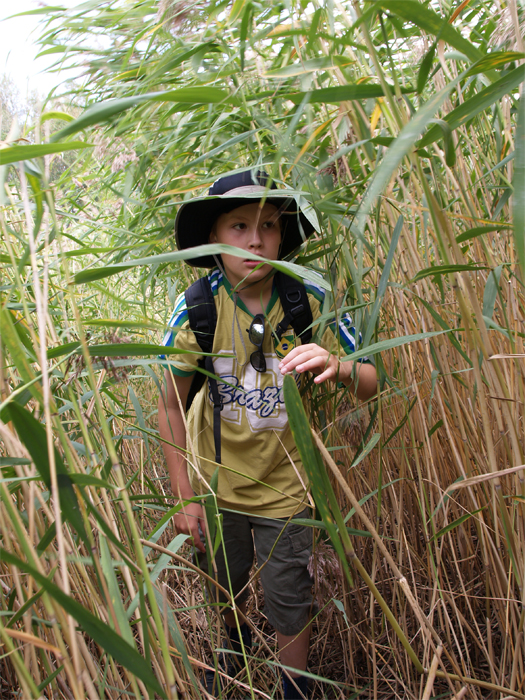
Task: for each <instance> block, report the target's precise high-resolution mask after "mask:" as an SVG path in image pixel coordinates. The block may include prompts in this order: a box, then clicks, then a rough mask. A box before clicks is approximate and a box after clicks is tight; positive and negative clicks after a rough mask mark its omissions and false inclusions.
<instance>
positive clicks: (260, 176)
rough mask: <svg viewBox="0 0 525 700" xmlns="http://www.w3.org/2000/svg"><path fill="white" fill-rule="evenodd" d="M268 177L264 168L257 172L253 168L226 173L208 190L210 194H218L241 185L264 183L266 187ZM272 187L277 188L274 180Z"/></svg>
mask: <svg viewBox="0 0 525 700" xmlns="http://www.w3.org/2000/svg"><path fill="white" fill-rule="evenodd" d="M268 179H269V178H268V175H267V174H266V173H265V172H264V170H258V171H256V172H255V171H253V170H243V171H242V172H240V173H233V175H225V176H224V177H220V178H219V179H218V180H215V182H214V183H213V185H212V186H211V187H210V189H209V190H208V194H209V195H210V196H217V195H221V194H226V193H227V192H230V191H231V190H235V189H238V188H239V187H249V186H253V185H262V186H263V187H266V183H267V182H268ZM270 189H272V190H275V189H277V187H276V185H275V183H274V182H272V185H271V187H270Z"/></svg>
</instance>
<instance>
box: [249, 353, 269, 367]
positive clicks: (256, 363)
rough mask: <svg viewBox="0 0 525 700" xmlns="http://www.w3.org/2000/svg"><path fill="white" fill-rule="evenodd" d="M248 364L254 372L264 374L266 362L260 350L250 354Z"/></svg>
mask: <svg viewBox="0 0 525 700" xmlns="http://www.w3.org/2000/svg"><path fill="white" fill-rule="evenodd" d="M250 363H251V365H252V367H253V369H254V370H255V371H256V372H266V360H265V359H264V355H263V353H262V351H261V350H256V351H255V352H252V354H251V357H250Z"/></svg>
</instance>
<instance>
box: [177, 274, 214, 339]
mask: <svg viewBox="0 0 525 700" xmlns="http://www.w3.org/2000/svg"><path fill="white" fill-rule="evenodd" d="M184 296H185V298H186V308H187V309H188V319H189V322H190V328H191V330H192V331H193V332H194V333H195V338H196V339H197V342H198V343H199V346H200V348H201V350H202V352H211V351H212V349H213V338H214V336H215V328H216V326H217V309H216V308H215V299H214V298H213V292H212V290H211V284H210V280H209V279H208V276H207V275H206V276H205V277H201V278H200V279H198V280H197V281H196V282H194V283H193V284H192V285H190V286H189V287H188V289H187V290H186V291H185V292H184Z"/></svg>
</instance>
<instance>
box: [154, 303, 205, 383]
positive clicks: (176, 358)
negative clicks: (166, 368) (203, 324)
mask: <svg viewBox="0 0 525 700" xmlns="http://www.w3.org/2000/svg"><path fill="white" fill-rule="evenodd" d="M162 345H164V346H165V347H172V348H177V349H179V350H185V351H186V352H187V353H191V354H182V355H169V359H170V360H171V361H172V362H171V363H170V367H171V369H172V370H173V372H174V374H176V375H178V376H180V377H190V376H191V375H192V374H194V373H195V371H196V369H197V364H198V361H199V359H200V358H201V356H202V350H201V349H200V346H199V344H198V342H197V339H196V338H195V333H194V332H193V331H192V330H191V328H190V321H189V318H188V309H187V308H186V298H185V296H184V294H181V295H180V296H179V297H178V298H177V300H176V302H175V308H174V310H173V313H172V315H171V318H170V320H169V323H168V330H167V331H166V334H165V335H164V339H163V341H162ZM161 359H163V360H166V359H167V357H166V355H161Z"/></svg>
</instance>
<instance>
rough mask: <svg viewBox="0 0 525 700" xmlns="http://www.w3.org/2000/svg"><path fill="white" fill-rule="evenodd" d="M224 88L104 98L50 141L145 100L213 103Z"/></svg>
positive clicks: (222, 97)
mask: <svg viewBox="0 0 525 700" xmlns="http://www.w3.org/2000/svg"><path fill="white" fill-rule="evenodd" d="M228 95H229V93H228V92H227V91H226V90H223V89H221V88H217V87H209V86H203V87H186V88H180V89H179V90H166V91H164V92H150V93H146V94H145V95H135V96H133V97H119V98H117V99H114V100H106V101H105V102H100V103H99V104H94V105H92V106H91V107H89V108H88V109H86V111H85V112H84V113H83V114H82V115H81V116H80V117H78V119H75V120H74V121H73V122H71V124H69V125H68V126H66V127H64V128H63V129H61V130H60V131H58V132H57V133H56V134H53V136H52V138H51V141H61V140H63V139H65V138H66V137H67V136H71V135H72V134H76V133H78V132H79V131H82V130H83V129H87V128H88V127H90V126H94V125H95V124H103V123H104V122H107V121H109V120H110V119H112V118H113V117H115V116H117V115H118V114H121V113H122V112H125V111H126V110H128V109H131V108H132V107H136V106H137V105H140V104H143V103H145V102H181V103H189V104H192V105H195V104H214V103H217V102H222V101H223V100H225V99H226V98H227V97H228Z"/></svg>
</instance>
